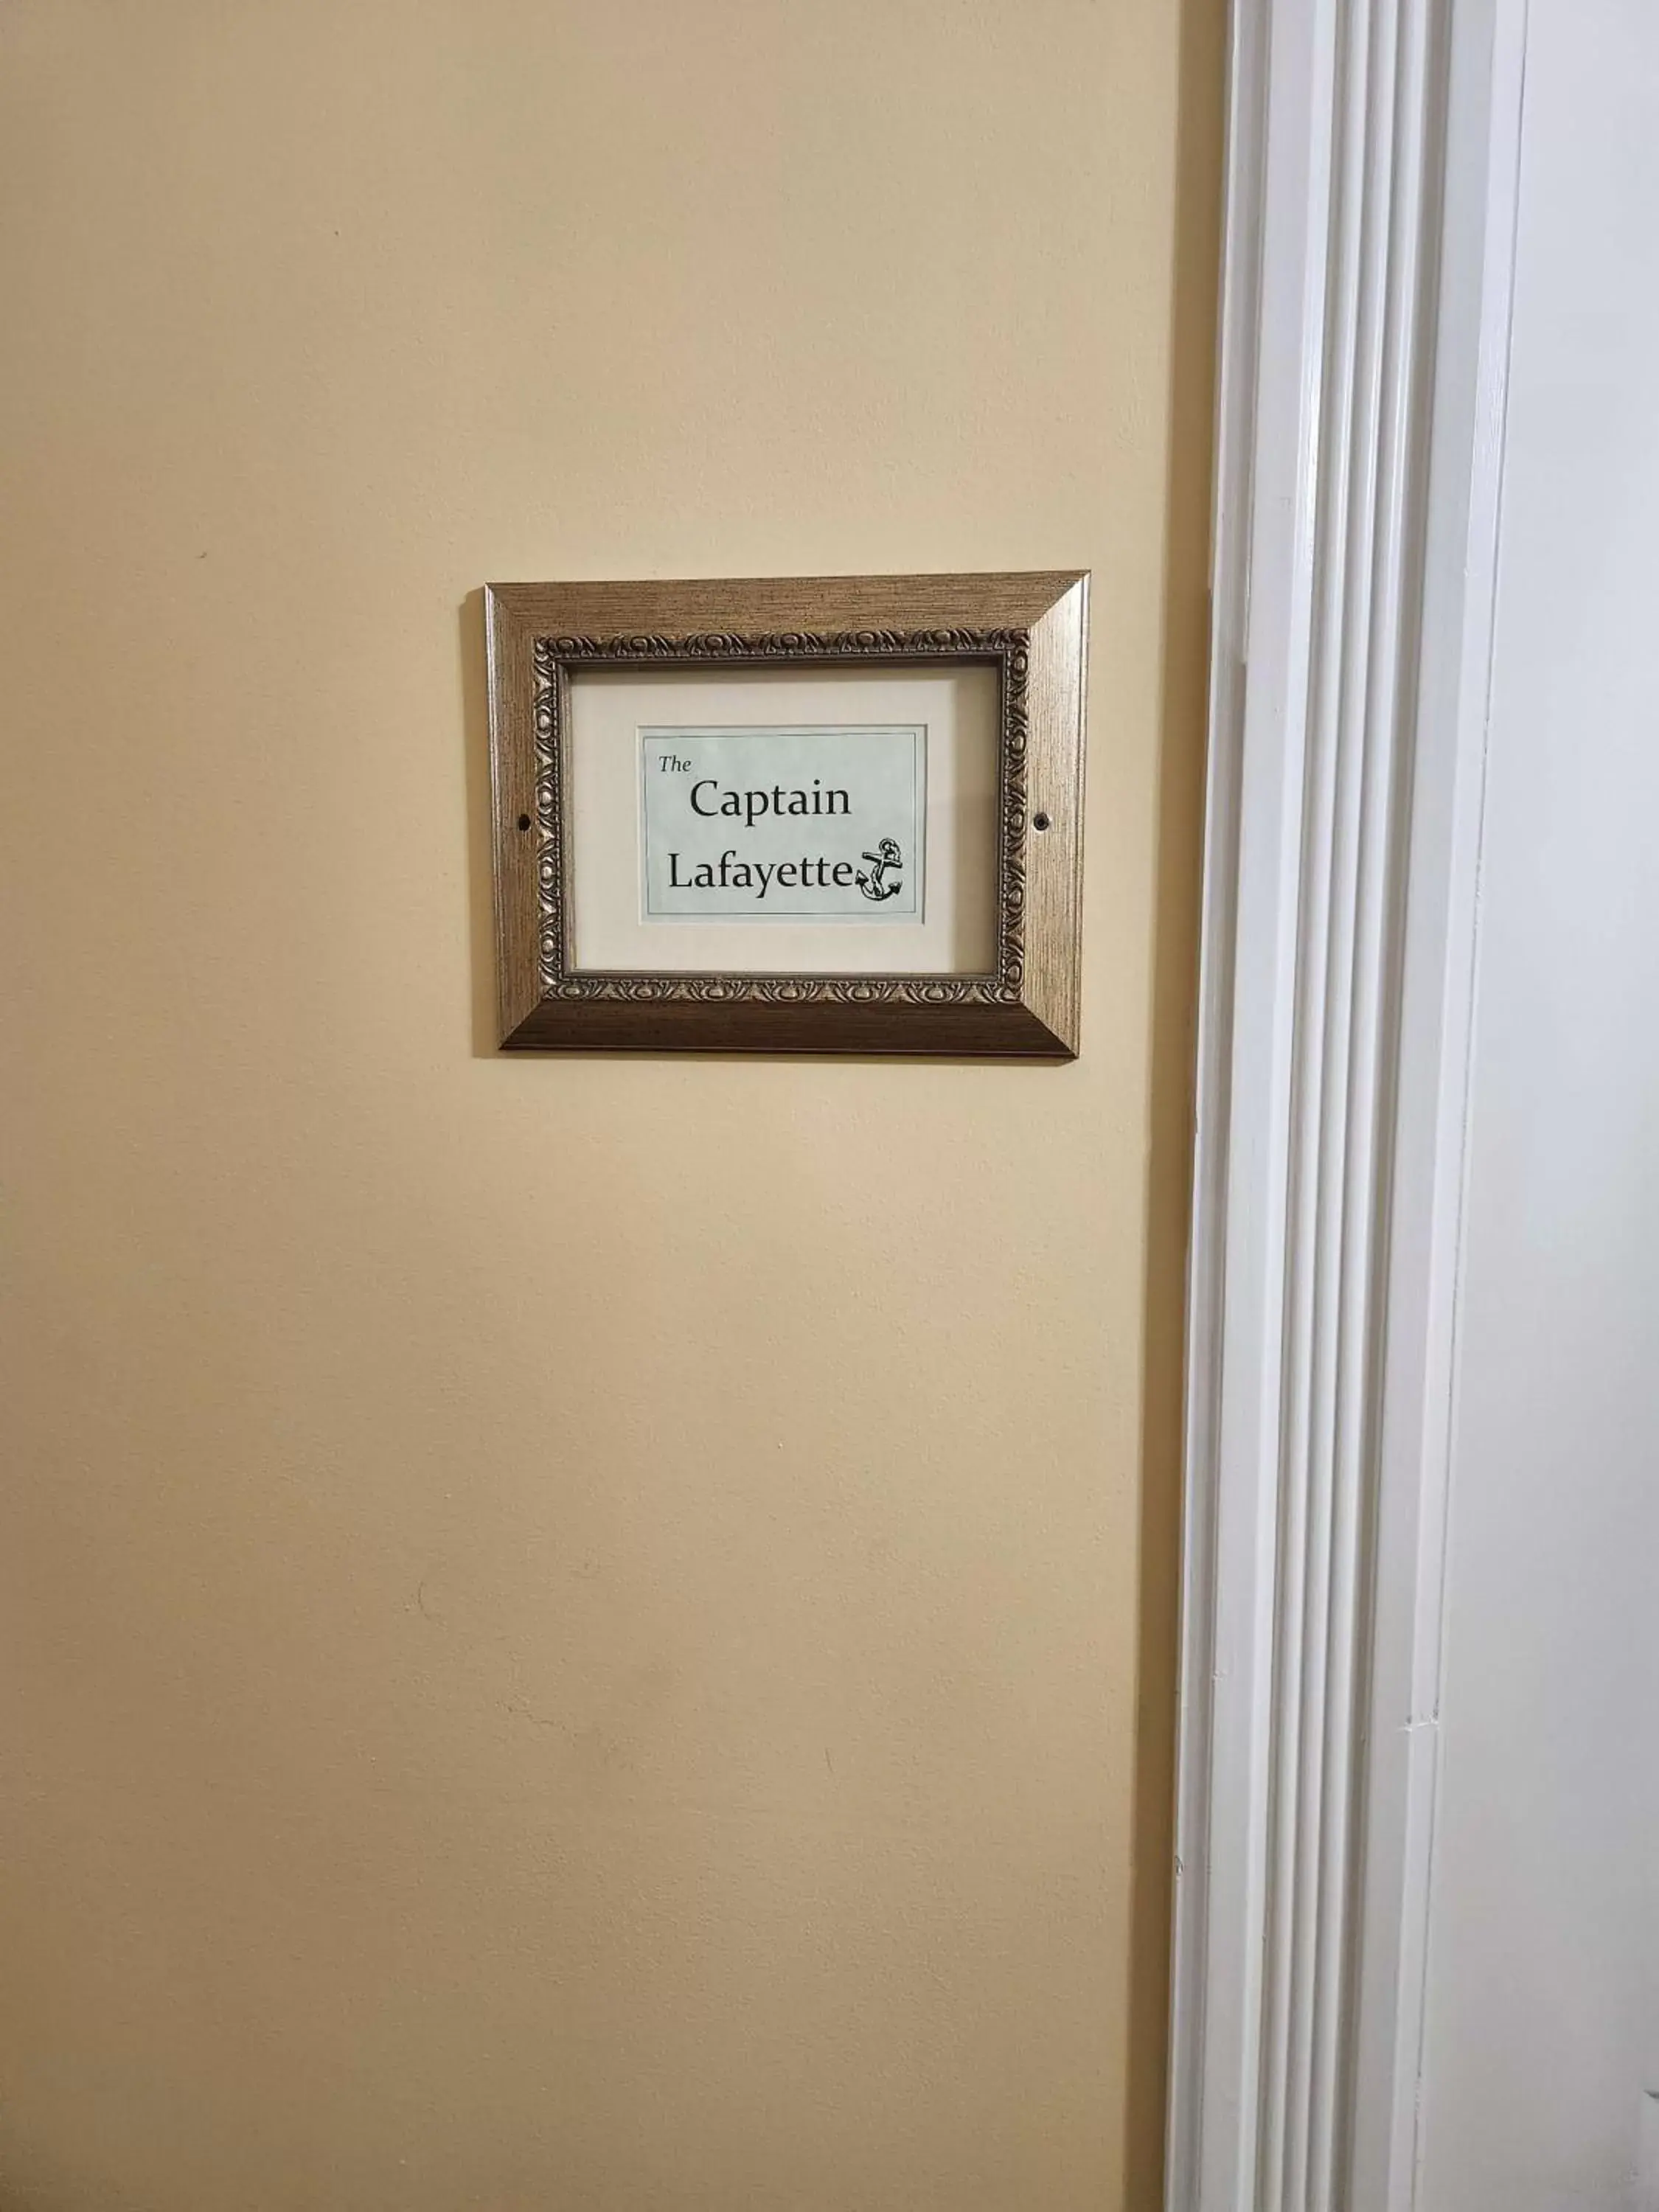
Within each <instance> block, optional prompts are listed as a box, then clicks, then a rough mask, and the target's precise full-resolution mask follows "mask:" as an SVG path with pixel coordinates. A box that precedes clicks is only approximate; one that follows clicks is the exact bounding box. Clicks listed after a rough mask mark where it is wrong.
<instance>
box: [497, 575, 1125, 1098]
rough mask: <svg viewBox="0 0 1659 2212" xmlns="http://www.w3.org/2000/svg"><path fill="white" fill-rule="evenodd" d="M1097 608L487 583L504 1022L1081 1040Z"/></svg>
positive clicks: (851, 1045)
mask: <svg viewBox="0 0 1659 2212" xmlns="http://www.w3.org/2000/svg"><path fill="white" fill-rule="evenodd" d="M1087 604H1088V579H1087V577H1086V575H1085V574H1081V573H1080V572H1079V571H1076V570H1062V571H1056V572H1054V573H1043V574H1029V575H981V576H908V577H900V576H891V577H886V576H883V577H875V576H870V577H830V578H816V579H802V580H767V581H749V582H713V581H702V582H689V583H637V584H493V585H491V586H489V589H488V590H487V592H486V593H485V611H486V620H487V623H488V629H489V722H490V754H491V767H492V777H493V793H494V807H495V913H496V939H497V957H498V968H499V981H500V991H501V1042H502V1045H503V1046H504V1047H505V1048H507V1049H509V1050H513V1051H531V1052H550V1051H606V1050H612V1051H614V1050H635V1051H662V1050H665V1049H675V1048H678V1049H684V1050H695V1051H723V1052H826V1053H900V1054H934V1055H939V1054H943V1055H949V1056H957V1057H969V1056H976V1055H981V1054H991V1055H1005V1054H1006V1055H1009V1056H1012V1057H1018V1058H1024V1059H1035V1060H1068V1059H1071V1058H1072V1057H1073V1056H1074V1055H1075V1054H1076V1051H1077V1043H1078V969H1079V924H1080V890H1081V870H1082V797H1083V691H1084V674H1085V647H1086V632H1087Z"/></svg>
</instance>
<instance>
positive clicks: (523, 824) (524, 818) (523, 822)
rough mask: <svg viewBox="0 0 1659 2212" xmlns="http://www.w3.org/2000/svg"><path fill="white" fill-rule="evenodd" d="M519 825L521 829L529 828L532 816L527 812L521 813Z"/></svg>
mask: <svg viewBox="0 0 1659 2212" xmlns="http://www.w3.org/2000/svg"><path fill="white" fill-rule="evenodd" d="M519 827H520V829H528V828H529V827H530V817H529V816H528V815H527V814H521V815H520V817H519Z"/></svg>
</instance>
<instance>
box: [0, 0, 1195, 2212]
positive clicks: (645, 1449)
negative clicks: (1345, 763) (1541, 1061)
mask: <svg viewBox="0 0 1659 2212" xmlns="http://www.w3.org/2000/svg"><path fill="white" fill-rule="evenodd" d="M1222 13H1223V10H1222V7H1221V5H1220V0H1188V4H1187V5H1185V6H1184V7H1183V6H1178V5H1176V4H1175V0H1018V5H1015V4H1011V0H1000V4H995V5H993V4H989V3H988V0H836V4H834V5H830V4H827V0H395V3H394V0H284V4H283V5H281V6H257V5H251V4H243V5H229V4H225V0H147V4H145V5H144V6H142V7H137V6H118V5H111V4H109V0H10V4H9V5H8V6H6V8H5V9H3V11H0V102H3V113H0V211H3V212H0V222H3V226H4V228H3V264H0V301H3V321H4V326H5V335H4V348H5V353H6V356H7V366H6V371H5V374H4V376H3V379H0V405H3V408H4V410H5V418H4V427H3V449H4V461H3V467H4V478H3V489H0V507H3V512H4V514H5V518H6V519H5V526H4V529H3V532H0V563H3V588H0V667H3V671H4V677H3V687H4V688H3V715H4V738H5V744H4V771H3V775H4V781H3V791H0V838H3V841H4V869H3V876H4V887H5V888H4V899H5V907H4V912H3V917H0V936H3V958H4V962H5V975H6V980H5V984H4V1006H5V1028H6V1060H7V1070H6V1075H5V1083H4V1090H5V1098H6V1106H5V1114H6V1125H5V1129H4V1133H3V1151H0V1173H3V1182H4V1193H3V1195H4V1225H3V1237H4V1261H3V1271H4V1279H5V1289H6V1294H7V1301H8V1304H7V1313H6V1318H5V1322H4V1328H3V1358H4V1363H5V1366H4V1375H3V1396H0V1422H3V1451H4V1479H3V1484H0V1576H3V1593H0V1713H3V1727H4V1735H3V1743H4V1750H3V1757H0V1775H3V1783H0V1787H3V1791H4V1794H5V1806H4V1813H3V1822H0V2204H3V2205H4V2207H5V2208H6V2212H104V2208H108V2207H112V2206H115V2205H120V2206H123V2207H131V2208H143V2212H227V2208H229V2207H235V2208H237V2212H324V2209H325V2208H326V2212H336V2208H339V2212H346V2208H349V2212H374V2208H385V2212H459V2208H462V2207H467V2208H477V2212H531V2208H535V2212H548V2208H559V2212H577V2208H586V2212H679V2208H691V2207H708V2208H711V2212H712V2208H718V2212H739V2208H745V2207H753V2208H757V2212H758V2208H762V2207H767V2208H771V2207H781V2206H784V2205H787V2206H789V2207H790V2208H792V2212H850V2208H853V2207H861V2208H871V2212H875V2209H876V2208H893V2212H897V2208H901V2207H902V2208H905V2212H923V2208H927V2207H936V2208H939V2212H1008V2208H1010V2207H1012V2206H1016V2205H1019V2206H1031V2207H1037V2206H1041V2207H1042V2212H1067V2208H1073V2209H1074V2212H1082V2209H1083V2208H1085V2207H1086V2208H1088V2212H1106V2208H1109V2207H1112V2206H1115V2205H1125V2206H1130V2207H1133V2208H1135V2212H1148V2208H1150V2207H1152V2205H1153V2204H1155V2203H1156V2202H1157V2193H1158V2180H1157V2174H1158V2135H1159V2126H1160V2101H1161V2088H1162V2065H1163V2045H1164V1950H1165V1930H1166V1913H1167V1903H1168V1899H1167V1859H1168V1850H1169V1824H1168V1817H1167V1813H1168V1805H1167V1800H1168V1791H1169V1781H1170V1756H1169V1743H1170V1732H1171V1686H1170V1676H1171V1671H1172V1662H1173V1650H1174V1624H1173V1610H1174V1590H1175V1570H1176V1528H1175V1513H1176V1504H1175V1500H1176V1462H1177V1419H1178V1387H1179V1335H1180V1323H1181V1296H1182V1249H1183V1237H1184V1203H1185V1200H1184V1192H1185V1185H1186V1177H1187V1162H1188V1150H1187V1128H1188V1092H1187V1085H1188V1057H1189V1035H1188V1032H1189V1021H1190V1012H1191V1006H1190V1000H1191V973H1192V964H1193V939H1194V877H1195V860H1196V849H1197V842H1198V820H1197V815H1198V794H1199V786H1200V744H1201V708H1202V699H1201V693H1202V684H1203V659H1204V619H1205V617H1204V588H1205V568H1206V536H1207V512H1206V509H1207V489H1206V471H1207V465H1208V458H1207V457H1208V438H1209V391H1210V361H1211V339H1212V321H1211V303H1212V294H1213V288H1214V244H1215V239H1214V233H1215V223H1216V212H1215V200H1216V189H1217V174H1218V162H1219V141H1220V122H1219V100H1218V70H1219V44H1220V33H1221V17H1222ZM1068 562H1077V563H1081V564H1086V565H1088V566H1089V567H1091V568H1092V570H1093V573H1094V579H1095V588H1094V602H1093V604H1094V628H1093V671H1094V673H1093V692H1092V702H1091V711H1092V756H1091V784H1090V811H1089V828H1088V840H1089V878H1088V917H1087V974H1086V1001H1085V1053H1084V1058H1083V1059H1082V1060H1081V1061H1080V1063H1079V1064H1078V1065H1076V1066H1072V1067H1069V1068H1060V1069H1043V1068H1030V1067H1010V1066H957V1067H941V1066H914V1065H904V1064H884V1065H857V1064H840V1065H837V1064H829V1065H822V1066H819V1065H811V1064H807V1063H804V1062H787V1061H776V1062H768V1061H757V1062H753V1063H742V1062H732V1063H715V1062H700V1061H694V1060H673V1059H660V1060H603V1059H591V1060H580V1059H578V1060H558V1061H553V1060H543V1061H538V1060H523V1059H520V1060H502V1059H500V1058H497V1057H495V1055H494V1054H492V1052H491V1051H490V1049H489V1034H490V1021H491V1013H490V1007H491V984H490V947H489V883H488V875H487V854H486V838H485V818H484V809H485V805H486V782H485V757H484V730H483V712H484V709H483V668H482V640H481V620H480V606H479V601H478V598H477V587H478V586H480V585H481V584H482V583H483V580H485V579H486V578H487V577H492V576H494V577H506V578H513V577H519V578H536V577H545V576H575V575H586V576H605V575H611V576H629V575H676V574H738V575H742V574H768V573H780V574H801V573H805V574H812V573H824V572H829V573H836V572H848V571H865V570H876V571H886V570H906V569H912V568H918V569H928V568H994V567H1040V566H1046V565H1051V564H1057V563H1068Z"/></svg>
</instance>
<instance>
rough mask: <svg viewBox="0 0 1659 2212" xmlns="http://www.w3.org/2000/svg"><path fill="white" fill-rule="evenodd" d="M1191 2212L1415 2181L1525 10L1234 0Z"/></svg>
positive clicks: (1180, 1957) (1192, 1796)
mask: <svg viewBox="0 0 1659 2212" xmlns="http://www.w3.org/2000/svg"><path fill="white" fill-rule="evenodd" d="M1233 13H1234V43H1233V52H1232V60H1231V110H1230V144H1229V161H1228V210H1227V226H1226V251H1225V270H1224V289H1223V305H1222V323H1223V341H1222V359H1221V401H1220V415H1219V426H1218V501H1217V516H1216V554H1215V584H1216V591H1215V623H1214V635H1213V640H1212V726H1211V761H1210V788H1209V817H1208V819H1209V829H1208V850H1207V854H1206V884H1205V915H1204V959H1203V975H1202V982H1201V992H1200V1111H1199V1131H1198V1147H1197V1164H1196V1180H1195V1206H1194V1215H1195V1221H1194V1253H1193V1264H1192V1285H1191V1297H1190V1311H1189V1373H1188V1500H1187V1504H1188V1514H1187V1538H1186V1547H1187V1548H1186V1570H1185V1630H1184V1652H1183V1687H1182V1723H1181V1747H1180V1754H1181V1756H1180V1789H1181V1803H1180V1810H1179V1818H1178V1833H1177V1849H1178V1860H1177V1879H1176V1895H1177V1910H1176V1967H1175V2017H1174V2039H1173V2051H1172V2096H1171V2112H1170V2180H1169V2191H1168V2197H1167V2203H1168V2206H1169V2208H1170V2212H1407V2208H1408V2207H1410V2206H1411V2205H1412V2203H1413V2193H1414V2177H1415V2169H1416V2142H1415V2110H1416V2094H1415V2088H1416V2080H1417V2074H1418V2069H1419V2061H1420V2049H1419V2043H1420V2022H1421V1995H1422V1981H1423V1958H1424V1945H1425V1930H1426V1912H1427V1896H1428V1887H1429V1869H1430V1865H1431V1845H1432V1800H1433V1785H1434V1773H1435V1766H1436V1755H1437V1747H1436V1731H1437V1685H1438V1680H1439V1630H1438V1621H1439V1593H1440V1554H1441V1547H1442V1545H1443V1531H1444V1516H1445V1497H1446V1455H1447V1443H1448V1429H1449V1405H1450V1390H1451V1377H1452V1362H1451V1357H1450V1352H1451V1346H1452V1340H1453V1335H1454V1332H1455V1282H1456V1255H1457V1244H1458V1237H1459V1233H1460V1223H1461V1201H1462V1158H1463V1145H1462V1114H1463V1103H1464V1099H1465V1095H1466V1089H1467V1073H1468V1024H1469V1013H1470V1007H1471V1005H1472V992H1473V973H1474V943H1475V918H1476V907H1475V901H1474V885H1475V880H1476V874H1477V870H1478V860H1479V840H1480V798H1481V789H1482V783H1483V775H1484V751H1485V739H1484V731H1485V714H1484V683H1485V671H1486V659H1487V650H1488V647H1489V642H1490V631H1491V613H1492V571H1493V566H1494V560H1495V533H1496V516H1497V500H1498V487H1499V485H1500V483H1501V459H1502V436H1501V422H1502V392H1503V377H1504V365H1505V362H1506V358H1507V331H1508V310H1509V294H1508V286H1509V269H1510V249H1511V230H1510V225H1511V222H1512V216H1513V205H1514V159H1513V156H1514V147H1515V143H1516V131H1517V129H1518V114H1519V91H1520V58H1521V54H1522V48H1523V44H1524V20H1523V14H1522V0H1513V4H1511V0H1459V4H1458V6H1457V7H1456V9H1453V8H1452V6H1451V5H1450V0H1255V4H1252V0H1235V7H1234V11H1233Z"/></svg>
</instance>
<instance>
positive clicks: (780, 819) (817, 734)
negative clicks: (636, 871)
mask: <svg viewBox="0 0 1659 2212" xmlns="http://www.w3.org/2000/svg"><path fill="white" fill-rule="evenodd" d="M926 783H927V731H926V729H925V728H924V727H922V726H920V725H911V726H885V725H883V726H871V725H859V726H807V727H792V728H785V727H773V726H766V727H756V726H750V727H748V728H722V729H684V728H673V729H642V730H641V732H640V819H641V854H642V857H643V868H642V877H643V886H642V889H643V896H642V902H641V903H642V909H643V915H644V918H645V919H646V920H647V921H667V920H671V919H678V918H682V917H685V916H695V917H696V918H697V919H698V920H700V921H750V922H754V921H803V920H810V921H862V922H870V921H908V922H914V921H917V920H918V919H919V918H920V917H921V912H922V863H923V857H924V856H923V849H922V848H923V843H924V839H923V834H922V833H923V827H924V824H925V823H926V821H927V792H926Z"/></svg>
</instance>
